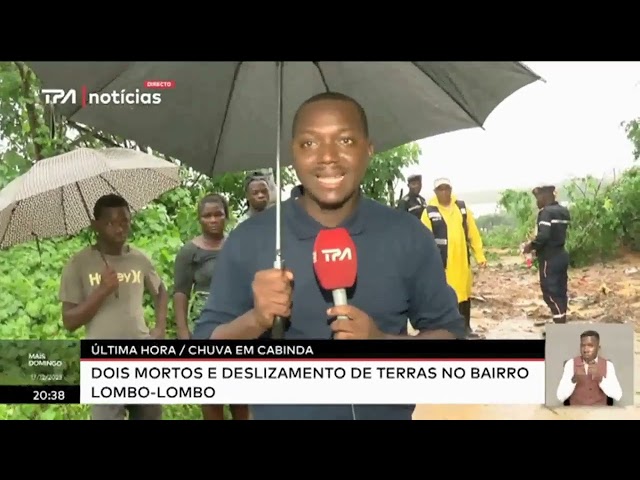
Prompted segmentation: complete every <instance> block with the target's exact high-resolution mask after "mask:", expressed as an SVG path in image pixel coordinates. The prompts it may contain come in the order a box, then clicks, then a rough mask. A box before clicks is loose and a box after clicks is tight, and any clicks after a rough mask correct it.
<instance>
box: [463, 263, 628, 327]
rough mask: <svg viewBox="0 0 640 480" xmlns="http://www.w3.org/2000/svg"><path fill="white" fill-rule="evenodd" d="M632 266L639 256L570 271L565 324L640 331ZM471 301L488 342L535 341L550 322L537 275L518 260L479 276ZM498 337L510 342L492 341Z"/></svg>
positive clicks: (492, 266)
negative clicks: (624, 326)
mask: <svg viewBox="0 0 640 480" xmlns="http://www.w3.org/2000/svg"><path fill="white" fill-rule="evenodd" d="M634 265H640V254H632V255H625V256H624V257H622V258H620V259H618V260H616V261H612V262H610V263H608V264H606V265H605V264H597V265H593V266H591V267H587V268H581V269H576V270H570V271H569V314H568V321H570V322H571V321H596V322H605V323H627V322H633V323H634V324H635V325H636V329H638V330H640V318H639V316H638V315H637V312H640V269H639V268H638V267H635V266H634ZM471 301H472V306H473V308H472V319H473V322H474V325H475V327H474V328H476V329H477V330H479V331H481V332H489V333H490V334H491V335H490V336H491V337H492V338H524V337H528V336H530V335H538V336H539V335H540V327H542V326H544V325H545V324H546V323H548V322H550V321H551V312H550V311H549V308H548V307H547V305H546V304H545V303H544V301H543V300H542V295H541V293H540V286H539V279H538V272H537V270H536V269H529V268H527V267H526V265H525V264H524V262H523V260H522V258H521V257H501V258H500V260H499V261H495V262H491V263H490V264H489V265H488V266H487V268H485V269H483V270H479V271H477V272H476V274H475V277H474V288H473V296H472V297H471ZM505 322H506V324H505ZM501 331H502V334H505V335H508V337H504V336H503V337H498V336H496V335H500V332H501Z"/></svg>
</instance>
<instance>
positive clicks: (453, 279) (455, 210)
mask: <svg viewBox="0 0 640 480" xmlns="http://www.w3.org/2000/svg"><path fill="white" fill-rule="evenodd" d="M433 188H434V193H435V197H433V198H432V199H431V200H430V201H429V203H428V204H427V207H426V208H425V210H424V212H423V214H422V223H424V224H425V225H426V226H427V228H428V229H429V230H431V231H432V232H433V236H434V237H435V239H436V244H437V245H438V248H439V249H440V254H441V255H442V263H443V265H444V267H445V270H446V274H447V283H449V285H450V286H451V287H452V288H453V289H454V290H455V292H456V295H457V296H458V307H459V309H460V314H461V315H462V316H463V317H464V319H465V327H466V330H467V338H481V336H480V335H478V334H477V333H474V332H473V330H472V329H471V287H472V285H473V272H472V271H471V264H470V258H471V254H472V253H473V257H474V258H475V260H476V263H477V264H478V265H479V266H480V267H482V268H484V267H485V266H486V264H487V260H486V258H485V256H484V252H483V247H482V238H481V237H480V232H479V231H478V226H477V225H476V221H475V219H474V218H473V214H472V213H471V211H470V210H468V209H467V207H466V205H465V203H464V202H463V201H462V200H458V199H457V198H456V197H455V195H452V194H451V191H452V188H451V182H450V181H449V180H448V179H446V178H439V179H438V180H436V181H435V182H434V185H433Z"/></svg>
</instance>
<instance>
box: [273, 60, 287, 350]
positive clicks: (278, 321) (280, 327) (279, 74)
mask: <svg viewBox="0 0 640 480" xmlns="http://www.w3.org/2000/svg"><path fill="white" fill-rule="evenodd" d="M283 70H284V62H276V85H277V93H276V94H277V103H278V105H277V108H276V110H277V117H276V259H275V261H274V262H273V268H278V269H281V268H284V261H283V260H282V237H281V228H282V222H281V214H282V206H281V205H280V202H281V191H282V185H281V182H282V175H281V172H280V153H281V148H282V88H283V85H282V84H283V81H282V79H283ZM285 329H286V328H285V319H283V318H280V317H276V318H275V320H274V322H273V327H272V328H271V338H274V339H282V338H284V332H285Z"/></svg>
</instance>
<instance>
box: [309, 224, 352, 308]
mask: <svg viewBox="0 0 640 480" xmlns="http://www.w3.org/2000/svg"><path fill="white" fill-rule="evenodd" d="M313 269H314V270H315V272H316V277H317V278H318V282H319V283H320V286H321V287H322V288H323V289H325V290H331V293H332V295H333V303H334V305H347V288H351V287H353V285H354V284H355V283H356V276H357V274H358V258H357V256H356V246H355V244H354V243H353V240H352V238H351V236H350V235H349V232H348V231H347V230H346V229H344V228H333V229H327V230H321V231H320V233H319V234H318V236H317V237H316V243H315V245H314V246H313ZM338 318H342V317H338Z"/></svg>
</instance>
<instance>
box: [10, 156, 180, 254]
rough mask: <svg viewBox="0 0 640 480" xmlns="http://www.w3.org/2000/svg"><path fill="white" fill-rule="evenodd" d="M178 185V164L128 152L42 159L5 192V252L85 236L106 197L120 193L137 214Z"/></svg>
mask: <svg viewBox="0 0 640 480" xmlns="http://www.w3.org/2000/svg"><path fill="white" fill-rule="evenodd" d="M179 185H180V173H179V167H178V166H177V165H174V164H173V163H171V162H167V161H166V160H162V159H160V158H157V157H154V156H152V155H148V154H146V153H142V152H138V151H135V150H129V149H125V148H107V149H103V150H92V149H89V148H80V149H77V150H74V151H72V152H69V153H65V154H62V155H58V156H55V157H51V158H47V159H44V160H41V161H39V162H37V163H36V164H35V165H34V166H33V167H32V168H31V169H30V170H29V171H28V172H27V173H25V174H24V175H22V176H20V177H18V178H16V179H15V180H14V181H12V182H11V183H9V184H8V185H7V186H6V187H5V188H4V189H3V190H2V191H0V248H7V247H10V246H12V245H17V244H20V243H24V242H28V241H30V240H34V239H36V238H50V237H57V236H63V235H74V234H76V233H78V232H80V231H81V230H82V229H83V228H86V227H88V226H89V225H90V223H91V219H92V218H93V205H94V204H95V202H96V201H97V200H98V198H100V197H101V196H103V195H107V194H110V193H115V194H117V195H120V196H122V197H123V198H124V199H126V200H127V202H129V205H130V206H131V209H132V210H133V211H136V210H140V209H141V208H143V207H144V206H145V205H147V204H148V203H149V202H151V201H152V200H154V199H155V198H157V197H159V196H160V195H162V194H163V193H165V192H167V191H169V190H171V189H173V188H175V187H178V186H179Z"/></svg>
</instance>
